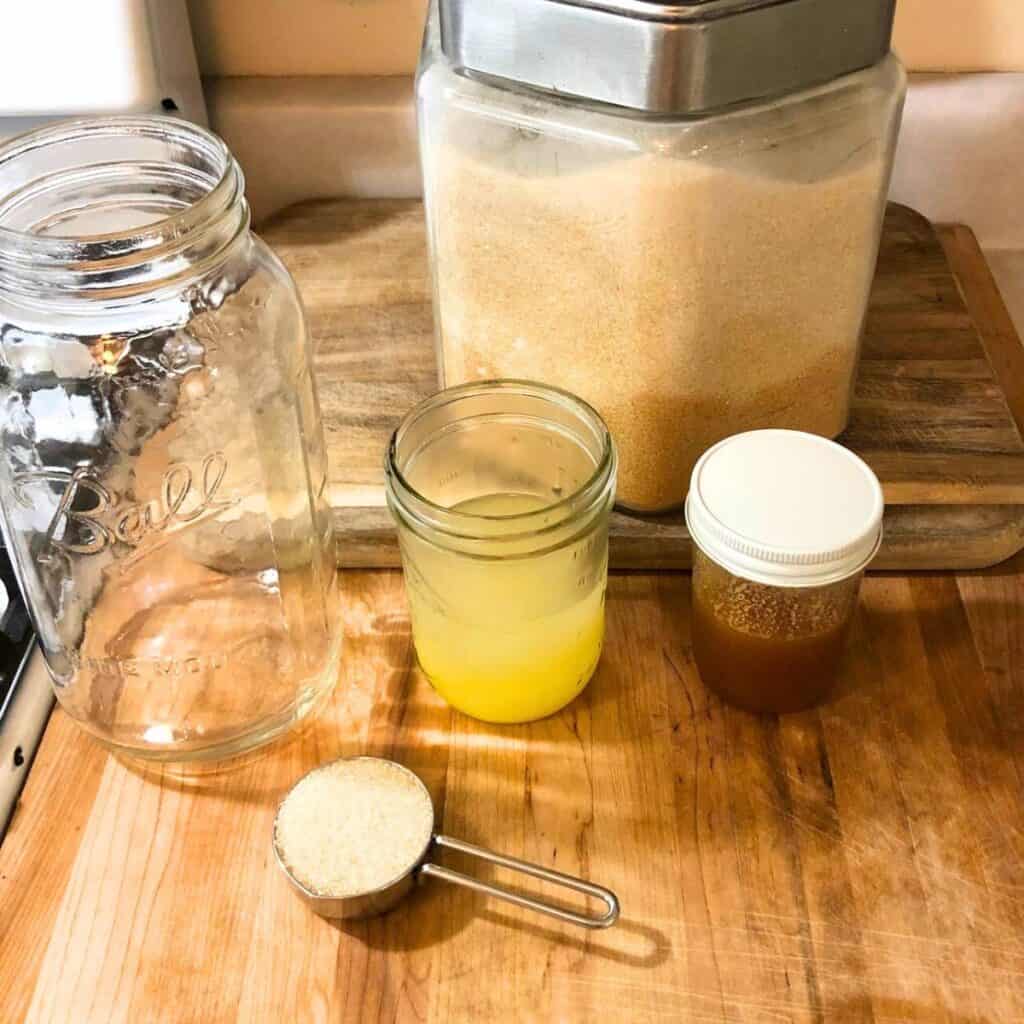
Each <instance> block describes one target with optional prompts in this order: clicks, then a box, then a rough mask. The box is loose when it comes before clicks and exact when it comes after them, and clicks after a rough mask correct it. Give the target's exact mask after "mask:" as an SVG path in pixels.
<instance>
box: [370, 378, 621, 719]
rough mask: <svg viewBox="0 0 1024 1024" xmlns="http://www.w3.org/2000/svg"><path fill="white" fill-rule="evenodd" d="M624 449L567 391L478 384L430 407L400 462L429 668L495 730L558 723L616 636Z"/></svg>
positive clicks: (410, 589) (405, 531) (396, 491)
mask: <svg viewBox="0 0 1024 1024" xmlns="http://www.w3.org/2000/svg"><path fill="white" fill-rule="evenodd" d="M615 467H616V456H615V448H614V446H613V444H612V440H611V436H610V435H609V433H608V429H607V427H606V426H605V425H604V422H603V421H602V420H601V417H600V416H598V414H597V413H596V412H595V411H594V410H593V409H592V408H591V407H590V406H589V405H587V404H586V403H585V402H583V401H581V400H580V399H578V398H575V397H574V396H572V395H570V394H568V393H566V392H564V391H560V390H558V389H557V388H551V387H542V386H540V385H536V384H530V383H525V382H520V381H494V382H485V383H482V384H470V385H464V386H462V387H456V388H451V389H449V390H447V391H443V392H441V393H440V394H438V395H435V396H433V397H432V398H429V399H427V400H426V401H425V402H423V403H421V404H420V405H419V406H417V407H416V408H415V409H413V411H412V412H411V413H409V415H408V416H407V417H406V419H405V420H404V422H403V423H402V424H401V426H399V428H398V430H397V431H396V432H395V434H394V436H393V438H392V440H391V444H390V446H389V448H388V452H387V456H386V466H385V469H386V475H387V497H388V504H389V506H390V508H391V511H392V514H393V515H394V517H395V520H396V522H397V524H398V539H399V544H400V546H401V552H402V567H403V569H404V571H405V583H406V592H407V594H408V598H409V610H410V614H411V618H412V631H413V642H414V644H415V647H416V654H417V656H418V658H419V662H420V666H421V668H422V669H423V671H424V673H425V674H426V676H427V678H428V679H429V680H430V682H431V684H432V685H433V687H434V689H435V690H437V692H438V693H440V694H441V696H442V697H444V698H445V700H447V701H448V703H449V704H451V705H452V706H453V707H454V708H456V709H458V710H459V711H462V712H464V713H466V714H468V715H471V716H473V717H474V718H479V719H482V720H484V721H488V722H528V721H532V720H534V719H537V718H543V717H545V716H546V715H550V714H553V713H554V712H556V711H558V710H559V709H560V708H562V707H564V706H565V705H566V704H568V703H569V702H570V701H571V700H573V698H574V697H576V695H577V694H579V693H580V692H581V691H582V690H583V688H584V687H585V686H586V685H587V682H588V681H589V680H590V677H591V676H592V675H593V673H594V670H595V668H596V667H597V662H598V659H599V658H600V655H601V646H602V642H603V639H604V594H605V586H606V583H607V577H608V516H609V513H610V511H611V506H612V502H613V501H614V497H615Z"/></svg>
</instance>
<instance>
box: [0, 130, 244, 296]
mask: <svg viewBox="0 0 1024 1024" xmlns="http://www.w3.org/2000/svg"><path fill="white" fill-rule="evenodd" d="M118 138H121V139H131V138H145V139H152V140H155V141H166V142H167V143H168V144H173V145H178V146H181V147H182V148H183V149H184V150H186V151H187V152H188V153H190V154H192V155H194V156H195V157H196V159H197V161H203V163H198V162H197V163H196V164H195V165H192V164H184V163H182V164H180V165H176V164H172V163H168V164H167V165H166V168H164V170H165V171H166V173H168V175H169V180H170V177H172V176H173V175H174V174H177V175H178V176H179V177H180V178H181V179H182V180H184V179H185V178H186V177H187V176H188V172H189V171H191V172H192V174H191V180H192V181H193V182H198V181H199V180H200V176H201V175H203V174H204V171H205V177H206V178H207V179H208V180H207V181H203V182H202V183H201V187H202V188H203V189H204V191H203V194H202V195H200V196H199V197H198V198H196V199H194V200H193V201H191V202H188V203H187V204H186V205H183V206H182V207H181V209H179V210H175V211H173V212H171V213H169V214H168V215H167V216H165V217H160V218H158V219H156V220H154V221H152V222H150V223H147V224H143V225H139V226H133V227H128V228H124V229H120V230H113V231H107V232H97V233H90V234H87V235H75V234H67V235H56V234H54V235H40V234H37V233H34V232H33V231H31V230H21V229H19V228H12V227H10V226H9V225H7V224H5V223H4V219H5V217H7V216H9V214H10V212H11V210H12V209H13V207H14V206H15V205H16V201H17V200H18V198H19V197H21V198H22V199H24V198H25V197H26V196H30V195H32V192H31V191H30V190H35V191H36V192H37V194H38V195H43V194H44V193H45V191H46V189H47V188H51V189H54V190H55V189H57V188H59V187H61V186H62V185H67V184H74V183H75V176H76V175H78V176H80V177H81V179H82V180H84V179H85V178H86V176H87V175H89V174H90V173H91V172H94V171H95V169H96V168H97V167H99V166H105V165H103V164H96V163H87V162H83V163H81V164H80V165H76V163H75V161H74V159H73V158H72V159H69V161H68V164H67V166H66V167H62V168H59V169H57V170H49V171H47V170H43V171H39V172H38V173H35V174H33V173H32V170H31V169H26V177H25V179H24V180H23V182H21V183H20V184H19V185H18V186H17V187H15V188H14V189H13V190H6V191H0V273H2V274H3V275H4V276H5V277H14V278H16V279H17V281H18V282H20V283H23V284H25V286H26V288H28V287H29V285H30V281H31V279H32V277H33V276H34V275H40V274H41V275H42V277H43V278H46V277H47V276H48V275H55V279H56V276H60V275H70V274H73V275H76V277H78V278H83V279H90V278H91V279H97V278H98V277H99V275H102V274H108V275H109V274H110V273H112V272H113V273H114V274H116V273H117V272H121V271H124V270H125V269H127V268H131V267H134V266H137V265H139V264H142V263H152V261H154V260H156V259H160V258H164V257H168V256H174V255H176V254H179V253H181V252H183V251H185V250H187V249H190V248H194V247H196V246H197V245H199V244H200V242H199V240H198V238H197V236H202V235H204V234H205V233H206V232H207V231H208V230H209V229H213V228H215V227H216V226H218V225H220V223H221V221H222V220H223V218H224V217H225V216H227V215H229V214H231V212H232V211H234V210H239V211H240V214H241V216H239V217H238V218H237V219H238V220H239V225H235V224H232V225H230V226H229V228H230V230H229V231H228V233H227V234H228V237H227V239H226V240H227V241H229V240H230V239H231V238H234V237H236V236H237V235H238V232H239V230H240V229H241V228H243V227H247V225H248V207H247V204H246V202H245V181H244V176H243V174H242V171H241V168H240V167H239V166H238V163H237V161H236V160H235V158H234V157H233V156H232V154H231V151H230V150H229V149H228V147H227V145H226V144H225V143H224V142H223V140H221V139H220V138H219V137H218V136H217V135H215V134H214V133H213V132H211V131H209V130H207V129H206V128H203V127H201V126H199V125H196V124H193V123H192V122H190V121H185V120H183V119H181V118H177V117H170V116H166V115H163V116H161V115H148V116H142V115H113V116H107V117H95V118H94V117H88V118H72V119H69V120H63V121H58V122H56V123H54V124H51V125H46V126H44V127H41V128H36V129H34V130H30V131H28V132H25V133H23V134H21V135H18V136H15V137H13V138H11V139H8V140H6V141H5V142H3V143H0V172H2V170H3V169H4V168H10V167H11V166H12V165H15V164H16V162H17V161H21V160H29V159H30V158H31V157H32V155H33V154H38V153H41V152H43V151H45V150H48V149H50V150H54V151H56V150H57V148H58V147H62V146H69V147H70V146H73V145H74V144H75V143H77V142H85V141H88V140H101V139H110V140H115V139H118ZM128 161H129V158H126V159H124V160H115V161H112V162H111V163H112V164H116V163H120V162H126V163H127V162H128ZM48 179H53V180H52V181H51V182H50V183H49V184H47V180H48ZM222 247H223V246H216V248H217V249H220V248H222ZM83 268H88V269H83ZM8 283H9V282H8ZM19 290H20V289H19Z"/></svg>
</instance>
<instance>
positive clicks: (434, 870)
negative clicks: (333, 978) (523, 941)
mask: <svg viewBox="0 0 1024 1024" xmlns="http://www.w3.org/2000/svg"><path fill="white" fill-rule="evenodd" d="M342 760H349V761H380V762H381V763H383V764H389V765H392V766H393V767H394V768H397V769H398V770H400V771H402V772H404V773H405V774H406V775H408V777H409V778H410V779H412V780H415V783H416V786H417V788H418V790H419V791H420V792H421V793H422V797H423V800H424V801H425V806H427V805H429V807H430V810H431V814H432V815H433V809H434V804H433V801H432V800H431V798H430V792H429V791H428V789H427V787H426V786H425V785H424V784H423V780H422V779H421V778H420V777H419V776H418V775H417V774H416V773H415V772H412V771H410V770H409V769H408V768H406V767H405V766H404V765H400V764H398V763H397V762H395V761H386V760H385V759H383V758H371V757H354V758H342ZM323 767H325V766H324V765H320V766H319V767H318V768H314V769H313V771H319V770H320V768H323ZM307 774H310V773H307ZM302 778H303V779H304V778H306V776H305V775H304V776H303V777H302ZM300 782H302V779H299V781H298V782H296V783H295V786H297V785H299V783H300ZM295 786H293V787H292V789H290V790H289V791H288V793H287V794H286V795H285V797H284V799H283V800H282V801H281V803H280V804H279V805H278V809H277V813H276V814H275V815H274V856H275V858H276V859H277V863H278V866H279V867H280V868H281V870H282V871H283V872H284V873H285V876H286V877H287V879H288V881H289V882H291V884H292V887H293V888H294V889H295V891H296V892H297V893H298V894H299V895H300V896H301V897H302V898H303V899H304V900H305V901H306V902H307V903H308V904H309V905H310V906H311V907H312V908H313V910H314V911H316V913H318V914H319V915H320V916H321V917H327V918H333V919H350V920H351V919H354V918H361V917H372V916H374V915H376V914H383V913H386V912H387V911H389V910H391V909H392V908H393V907H394V906H395V905H396V904H397V903H398V902H399V901H400V900H401V899H402V898H403V897H404V896H406V895H407V894H408V893H409V891H410V890H411V889H412V887H413V885H414V884H415V883H416V882H418V881H420V880H421V879H423V878H441V879H443V880H444V881H446V882H453V883H454V884H455V885H462V886H465V887H466V888H467V889H473V890H474V891H476V892H482V893H484V894H485V895H487V896H493V897H495V898H496V899H499V900H505V901H506V902H507V903H514V904H515V905H516V906H518V907H526V908H527V909H528V910H535V911H537V912H538V913H540V914H547V915H548V916H549V917H555V918H558V920H559V921H567V922H568V923H570V924H576V925H580V926H581V927H583V928H608V927H609V926H611V925H613V924H615V922H616V920H617V919H618V916H619V901H618V898H617V897H616V895H615V893H613V892H612V891H611V890H610V889H605V888H604V887H603V886H600V885H594V884H593V883H591V882H585V881H584V880H583V879H582V878H576V877H574V876H573V875H565V874H563V873H562V872H561V871H552V870H551V869H550V868H543V867H541V866H540V865H539V864H531V863H530V862H529V861H525V860H518V859H517V858H515V857H506V856H504V855H503V854H500V853H494V852H493V851H491V850H485V849H483V848H482V847H480V846H473V845H472V844H471V843H464V842H463V841H462V840H461V839H452V838H451V837H450V836H444V835H440V834H439V833H437V832H433V831H432V832H431V834H430V837H429V838H428V839H427V842H426V844H425V845H424V847H423V849H422V850H421V851H420V853H419V854H418V855H417V856H416V857H415V859H413V860H412V862H411V863H410V864H409V866H408V867H407V868H406V869H405V870H403V871H402V872H401V873H400V874H399V875H398V876H397V877H396V878H393V879H392V880H391V881H390V882H387V883H386V884H384V885H382V886H379V887H378V888H376V889H370V890H368V891H366V892H357V893H351V894H349V895H346V896H322V895H321V894H320V893H317V892H314V891H313V890H311V889H308V888H307V887H306V886H305V885H303V884H302V882H300V881H299V880H298V879H297V878H296V877H295V875H293V874H292V871H291V869H290V868H289V867H288V863H287V861H286V860H285V858H284V856H283V854H282V852H281V848H280V846H279V845H278V829H277V822H278V816H279V815H280V813H281V807H282V806H283V804H284V802H285V801H286V800H287V799H288V797H289V796H290V795H291V793H292V790H293V789H294V788H295ZM435 847H442V848H444V847H446V848H448V849H449V850H456V851H458V852H459V853H464V854H468V855H469V856H471V857H477V858H479V859H480V860H484V861H487V862H488V863H490V864H497V865H498V866H499V867H503V868H509V869H510V870H512V871H518V872H519V873H520V874H524V875H529V876H530V877H531V878H539V879H541V880H542V881H545V882H550V883H552V884H553V885H557V886H561V887H562V888H564V889H571V890H572V891H573V892H578V893H583V894H584V895H585V896H593V897H594V898H595V899H598V900H600V901H601V902H602V903H603V904H604V905H605V908H606V909H605V912H604V913H603V914H601V915H600V916H596V917H595V916H592V915H590V914H579V913H576V912H575V911H572V910H567V909H565V908H563V907H559V906H556V905H555V904H553V903H546V902H545V901H544V900H541V899H536V898H533V897H530V896H522V895H520V894H519V893H516V892H513V891H511V890H510V889H505V888H503V887H502V886H500V885H493V884H492V883H490V882H484V881H482V880H480V879H478V878H473V877H472V876H470V875H464V874H462V873H461V872H459V871H453V870H451V868H446V867H442V866H441V865H440V864H432V863H430V862H429V861H428V860H427V858H428V857H429V856H430V854H431V852H432V851H433V850H434V849H435Z"/></svg>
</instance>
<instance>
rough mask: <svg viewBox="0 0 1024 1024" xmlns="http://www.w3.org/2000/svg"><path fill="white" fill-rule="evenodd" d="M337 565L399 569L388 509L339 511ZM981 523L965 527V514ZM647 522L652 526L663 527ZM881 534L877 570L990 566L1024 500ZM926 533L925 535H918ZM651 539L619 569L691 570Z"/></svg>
mask: <svg viewBox="0 0 1024 1024" xmlns="http://www.w3.org/2000/svg"><path fill="white" fill-rule="evenodd" d="M332 511H333V515H334V523H335V536H336V538H337V562H338V565H339V566H340V567H341V568H343V569H396V568H399V567H400V566H401V559H400V556H399V552H398V539H397V535H396V533H395V528H394V524H393V523H392V520H391V514H390V513H389V512H388V510H387V509H386V508H379V507H367V508H347V509H334V510H332ZM966 517H969V518H971V519H973V520H974V521H975V523H976V525H975V527H974V528H973V529H968V528H965V522H964V520H965V518H966ZM633 523H634V524H640V523H646V524H648V525H649V526H650V528H651V530H652V531H655V530H657V528H658V524H657V523H656V522H654V521H651V520H633ZM884 530H885V534H884V539H883V543H882V550H881V551H880V552H879V555H878V558H877V559H876V561H875V563H874V565H873V566H872V568H873V569H875V570H879V571H896V570H900V571H917V570H945V571H959V570H969V569H988V568H990V567H992V566H994V565H998V564H1000V563H1001V562H1004V561H1006V559H1008V558H1012V557H1013V556H1014V555H1015V554H1017V553H1018V552H1019V551H1022V550H1024V505H976V506H954V505H951V506H944V505H938V506H936V505H905V506H894V507H890V508H887V509H886V513H885V525H884ZM922 535H923V536H924V537H925V539H924V540H922V539H920V538H921V537H922ZM652 543H655V538H654V536H653V532H652V534H649V535H647V536H642V535H641V536H632V537H629V536H622V535H619V536H615V535H614V533H613V535H612V537H611V541H610V545H611V551H610V556H609V567H610V568H611V569H612V570H614V571H648V572H649V571H660V570H667V571H673V572H679V571H687V570H689V569H690V567H691V541H690V538H689V536H687V535H686V534H685V532H681V533H679V534H676V535H675V536H673V537H671V538H669V542H668V544H666V541H665V539H664V538H662V539H660V540H658V541H657V543H658V544H660V545H661V548H660V550H659V551H657V552H652V551H651V550H650V549H649V548H650V545H651V544H652Z"/></svg>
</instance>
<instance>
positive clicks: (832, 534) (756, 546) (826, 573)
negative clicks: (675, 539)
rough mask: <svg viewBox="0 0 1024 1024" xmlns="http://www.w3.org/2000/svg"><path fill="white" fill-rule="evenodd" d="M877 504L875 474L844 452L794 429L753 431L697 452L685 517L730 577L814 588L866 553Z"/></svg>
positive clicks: (878, 531) (866, 558) (881, 504)
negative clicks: (698, 456)
mask: <svg viewBox="0 0 1024 1024" xmlns="http://www.w3.org/2000/svg"><path fill="white" fill-rule="evenodd" d="M884 509H885V501H884V499H883V497H882V487H881V485H880V484H879V482H878V477H876V476H875V474H874V473H873V472H872V471H871V468H870V467H869V466H868V465H867V464H866V463H865V462H864V461H863V460H862V459H860V458H858V456H856V455H854V454H853V452H851V451H850V450H849V449H847V448H844V447H842V445H838V444H836V443H835V442H834V441H829V440H826V439H825V438H823V437H817V436H815V435H814V434H803V433H800V432H798V431H795V430H754V431H751V432H750V433H747V434H737V435H736V436H735V437H728V438H726V439H725V440H724V441H720V442H719V443H718V444H716V445H715V446H714V447H712V448H709V449H708V450H707V451H706V452H705V453H704V454H703V455H702V456H701V459H700V461H699V462H698V463H697V465H696V467H695V468H694V470H693V477H692V479H691V481H690V494H689V497H688V498H687V499H686V523H687V526H688V527H689V530H690V536H691V537H692V538H693V540H694V543H696V544H697V545H698V546H699V547H700V548H701V550H702V551H703V552H704V553H705V554H706V555H707V556H708V557H709V558H711V559H713V560H714V561H715V562H718V563H719V565H721V566H722V567H723V568H724V569H727V570H728V571H729V572H731V573H732V574H733V575H735V576H741V577H743V578H744V579H749V580H753V581H755V582H757V583H767V584H769V585H771V586H779V587H806V586H821V585H823V584H826V583H835V582H837V581H838V580H842V579H846V578H847V577H849V576H853V575H854V574H855V573H857V572H860V570H861V569H863V568H865V567H866V566H867V564H868V563H869V562H870V561H871V559H872V558H874V556H875V553H876V552H877V551H878V546H879V544H880V542H881V537H882V513H883V511H884Z"/></svg>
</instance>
